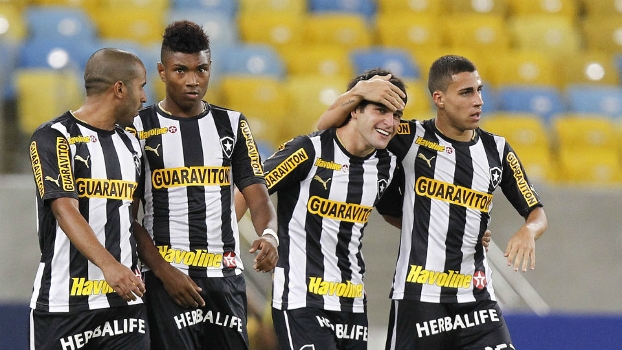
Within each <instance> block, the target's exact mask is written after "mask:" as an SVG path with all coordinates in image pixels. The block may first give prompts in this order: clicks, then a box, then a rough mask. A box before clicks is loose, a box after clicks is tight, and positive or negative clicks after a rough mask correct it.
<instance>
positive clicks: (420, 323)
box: [386, 300, 514, 350]
mask: <svg viewBox="0 0 622 350" xmlns="http://www.w3.org/2000/svg"><path fill="white" fill-rule="evenodd" d="M386 348H387V350H393V349H400V350H405V349H408V350H414V349H417V350H419V349H425V350H433V349H473V350H475V349H478V350H485V349H514V346H513V345H512V339H511V338H510V332H509V331H508V327H507V325H506V324H505V320H504V319H503V316H502V315H501V309H500V308H499V305H498V304H497V302H495V301H491V300H484V301H478V302H473V303H452V304H438V303H425V302H421V301H413V300H393V301H392V302H391V315H390V319H389V330H388V334H387V344H386Z"/></svg>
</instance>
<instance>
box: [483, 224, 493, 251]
mask: <svg viewBox="0 0 622 350" xmlns="http://www.w3.org/2000/svg"><path fill="white" fill-rule="evenodd" d="M491 237H492V232H490V230H489V229H486V232H484V236H483V237H482V245H483V246H484V249H486V252H488V246H489V245H490V240H491Z"/></svg>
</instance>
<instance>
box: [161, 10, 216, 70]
mask: <svg viewBox="0 0 622 350" xmlns="http://www.w3.org/2000/svg"><path fill="white" fill-rule="evenodd" d="M162 38H163V40H162V49H161V50H160V60H162V62H164V60H165V56H166V55H167V54H168V53H172V52H183V53H197V52H202V51H210V47H209V37H208V36H207V34H206V33H205V31H204V30H203V28H202V27H201V26H200V25H198V24H196V23H194V22H190V21H186V20H183V21H177V22H173V23H171V24H169V25H168V27H166V29H165V30H164V34H163V35H162Z"/></svg>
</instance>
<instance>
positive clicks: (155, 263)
mask: <svg viewBox="0 0 622 350" xmlns="http://www.w3.org/2000/svg"><path fill="white" fill-rule="evenodd" d="M132 226H133V230H134V239H135V240H136V248H137V250H138V258H139V259H140V260H141V261H142V262H143V263H145V264H146V265H147V266H148V267H149V269H151V271H152V272H153V273H154V274H155V275H156V276H158V277H159V276H160V275H161V272H162V270H163V269H165V268H168V267H169V266H170V264H169V263H168V262H166V260H164V258H163V257H162V255H161V254H160V252H159V251H158V248H157V247H156V246H155V244H154V243H153V240H152V239H151V236H149V233H148V232H147V230H146V229H145V228H144V227H143V226H142V225H141V224H140V223H139V222H138V221H136V220H135V221H134V223H133V225H132Z"/></svg>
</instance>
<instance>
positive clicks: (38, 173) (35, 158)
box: [30, 141, 45, 198]
mask: <svg viewBox="0 0 622 350" xmlns="http://www.w3.org/2000/svg"><path fill="white" fill-rule="evenodd" d="M30 165H31V166H32V173H33V175H34V176H35V183H36V184H37V190H39V197H41V198H43V194H44V193H45V186H43V170H41V159H40V158H39V152H38V151H37V142H36V141H32V142H31V143H30Z"/></svg>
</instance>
